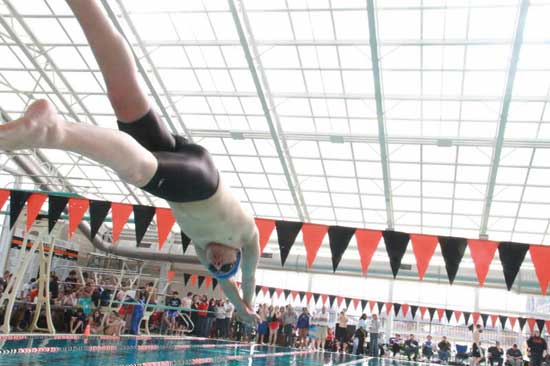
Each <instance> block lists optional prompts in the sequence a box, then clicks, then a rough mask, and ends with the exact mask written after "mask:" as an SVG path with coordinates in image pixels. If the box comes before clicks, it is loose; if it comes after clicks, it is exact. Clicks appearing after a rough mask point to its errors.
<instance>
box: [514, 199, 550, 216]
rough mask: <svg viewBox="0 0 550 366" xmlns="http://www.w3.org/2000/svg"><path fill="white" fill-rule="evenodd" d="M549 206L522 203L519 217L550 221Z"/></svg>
mask: <svg viewBox="0 0 550 366" xmlns="http://www.w3.org/2000/svg"><path fill="white" fill-rule="evenodd" d="M547 207H548V206H547V205H542V204H533V203H522V204H521V207H520V208H519V214H518V216H519V217H533V218H541V219H547V220H548V211H547V209H546V208H547Z"/></svg>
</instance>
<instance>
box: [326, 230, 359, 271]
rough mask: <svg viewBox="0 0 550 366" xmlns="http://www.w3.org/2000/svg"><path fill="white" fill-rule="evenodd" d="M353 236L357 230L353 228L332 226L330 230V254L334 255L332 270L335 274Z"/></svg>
mask: <svg viewBox="0 0 550 366" xmlns="http://www.w3.org/2000/svg"><path fill="white" fill-rule="evenodd" d="M353 234H355V228H352V227H345V226H330V227H329V228H328V238H329V243H330V252H331V253H332V270H333V271H334V272H336V268H338V265H339V264H340V260H342V255H344V252H345V251H346V249H347V248H348V245H349V241H350V240H351V237H352V236H353Z"/></svg>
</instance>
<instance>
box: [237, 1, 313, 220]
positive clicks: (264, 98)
mask: <svg viewBox="0 0 550 366" xmlns="http://www.w3.org/2000/svg"><path fill="white" fill-rule="evenodd" d="M228 3H229V8H230V10H231V15H232V16H233V22H234V23H235V28H236V30H237V33H238V34H239V39H240V42H241V46H242V49H243V52H244V55H245V57H246V62H247V64H248V67H249V69H250V74H251V76H252V80H253V81H254V86H255V87H256V93H257V96H258V98H259V99H260V103H261V105H262V109H263V111H264V114H265V119H266V122H267V125H268V127H269V131H270V133H271V138H272V140H273V142H274V144H275V149H276V150H277V154H278V155H279V160H280V162H281V167H282V168H283V171H284V173H285V177H286V181H287V184H288V187H289V190H290V193H291V195H292V199H293V201H294V205H295V207H296V212H297V214H298V217H299V218H300V220H301V221H304V220H305V221H309V214H308V212H307V206H306V203H305V200H304V197H303V195H302V192H301V190H300V185H299V182H298V179H297V175H296V171H295V169H294V165H293V164H292V158H291V156H290V151H289V149H288V145H287V143H286V139H285V136H284V134H283V133H282V127H281V123H280V121H279V116H278V115H277V111H276V110H277V107H276V105H275V102H274V101H273V96H272V94H271V91H270V88H269V83H268V80H267V77H266V75H265V72H264V71H263V68H262V65H261V58H260V54H259V52H258V49H257V47H256V43H255V40H254V35H253V33H252V29H251V26H250V23H249V21H248V17H247V15H246V11H245V9H244V4H243V3H242V2H240V3H239V5H240V6H241V10H242V14H243V22H244V25H245V27H246V29H247V33H248V36H249V39H247V37H246V35H245V32H244V29H243V25H242V24H241V19H240V17H239V13H238V11H237V7H236V6H235V2H234V0H228ZM251 50H252V52H254V57H253V56H252V52H251ZM254 58H255V59H256V62H257V63H258V67H256V65H255V64H254ZM258 74H259V75H258ZM260 77H261V81H260ZM262 83H263V86H262ZM264 90H265V91H264Z"/></svg>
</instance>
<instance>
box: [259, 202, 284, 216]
mask: <svg viewBox="0 0 550 366" xmlns="http://www.w3.org/2000/svg"><path fill="white" fill-rule="evenodd" d="M252 207H253V208H254V212H256V215H257V216H259V217H276V218H278V217H280V214H279V212H280V211H279V207H278V206H277V205H275V204H269V203H253V204H252Z"/></svg>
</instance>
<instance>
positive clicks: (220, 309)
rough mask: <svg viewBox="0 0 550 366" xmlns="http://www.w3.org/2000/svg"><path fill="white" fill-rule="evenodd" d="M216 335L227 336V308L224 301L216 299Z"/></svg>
mask: <svg viewBox="0 0 550 366" xmlns="http://www.w3.org/2000/svg"><path fill="white" fill-rule="evenodd" d="M215 309H216V310H215V312H216V337H217V338H225V308H224V306H223V301H222V300H218V301H216V308H215Z"/></svg>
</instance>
